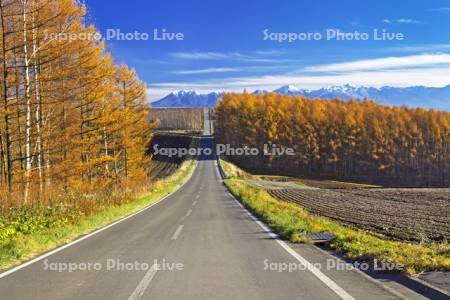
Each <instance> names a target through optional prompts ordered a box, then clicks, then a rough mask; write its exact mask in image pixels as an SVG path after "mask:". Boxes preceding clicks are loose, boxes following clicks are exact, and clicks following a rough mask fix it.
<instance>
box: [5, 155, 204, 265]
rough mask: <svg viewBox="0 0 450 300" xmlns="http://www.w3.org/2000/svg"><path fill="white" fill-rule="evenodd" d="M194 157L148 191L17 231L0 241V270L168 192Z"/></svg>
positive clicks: (188, 169)
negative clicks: (47, 223)
mask: <svg viewBox="0 0 450 300" xmlns="http://www.w3.org/2000/svg"><path fill="white" fill-rule="evenodd" d="M196 164H197V160H196V159H188V160H186V161H184V162H183V163H182V164H181V166H180V167H179V168H178V169H177V170H176V171H175V173H174V174H172V175H170V176H168V177H166V178H163V179H161V180H159V181H157V182H156V183H155V184H154V185H152V188H151V190H150V191H148V192H146V193H144V194H141V195H139V196H138V197H136V198H134V199H129V201H127V202H125V203H122V204H116V205H112V206H106V205H104V206H103V207H101V208H100V209H99V210H98V211H97V212H95V213H93V214H91V215H89V216H83V215H78V216H72V217H71V218H70V220H69V221H67V219H64V220H63V221H60V222H59V223H52V224H51V226H41V227H40V228H37V229H36V230H34V231H32V232H30V233H29V234H24V233H22V232H18V233H16V234H15V235H13V236H12V237H10V238H9V239H7V242H4V243H2V244H0V270H2V269H6V268H10V267H12V266H14V265H17V264H19V263H21V262H23V261H25V260H28V259H30V258H32V257H34V256H36V255H38V254H40V253H43V252H46V251H49V250H51V249H53V248H56V247H58V246H61V245H63V244H66V243H68V242H70V241H73V240H75V239H76V238H78V237H80V236H82V235H84V234H88V233H90V232H92V231H94V230H96V229H99V228H101V227H103V226H106V225H108V224H110V223H112V222H114V221H117V220H119V219H121V218H123V217H126V216H127V215H130V214H132V213H134V212H136V211H139V210H141V209H143V208H145V207H146V206H148V205H150V204H152V203H155V202H158V201H159V200H161V199H162V198H163V197H164V196H166V195H168V194H170V193H172V192H173V191H174V190H175V189H176V188H177V187H178V186H179V185H180V184H182V183H183V182H184V181H185V180H187V179H188V178H189V177H190V176H191V175H192V173H193V171H194V169H195V166H196Z"/></svg>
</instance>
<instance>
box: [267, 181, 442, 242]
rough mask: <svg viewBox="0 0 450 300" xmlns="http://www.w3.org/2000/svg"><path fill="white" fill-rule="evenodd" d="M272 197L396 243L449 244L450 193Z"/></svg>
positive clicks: (287, 193)
mask: <svg viewBox="0 0 450 300" xmlns="http://www.w3.org/2000/svg"><path fill="white" fill-rule="evenodd" d="M269 193H270V194H271V195H272V196H274V197H275V198H278V199H280V200H284V201H290V202H295V203H297V204H299V205H301V206H303V207H304V208H306V209H307V210H308V211H310V212H311V213H313V214H317V215H320V216H324V217H327V218H330V219H332V220H334V221H337V222H339V223H342V224H344V225H347V226H350V227H353V228H358V229H363V230H367V231H370V232H374V233H379V234H382V235H384V236H387V237H389V238H391V239H395V240H410V241H416V242H420V241H444V240H446V241H448V240H449V239H450V189H448V188H447V189H401V188H389V189H388V188H386V189H377V188H376V189H340V190H332V189H283V190H269Z"/></svg>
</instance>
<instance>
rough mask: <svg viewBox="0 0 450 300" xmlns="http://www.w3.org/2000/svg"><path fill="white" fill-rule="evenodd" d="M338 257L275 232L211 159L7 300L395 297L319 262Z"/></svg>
mask: <svg viewBox="0 0 450 300" xmlns="http://www.w3.org/2000/svg"><path fill="white" fill-rule="evenodd" d="M211 143H212V140H211V138H203V139H202V145H203V146H208V145H211ZM330 259H331V260H335V259H334V258H332V257H331V256H329V255H327V254H325V253H323V252H321V251H320V250H318V249H316V248H315V247H313V246H310V245H297V246H293V245H292V247H291V246H290V245H288V244H286V243H284V242H282V241H279V240H278V239H276V238H274V236H273V234H272V235H270V234H268V233H267V232H266V231H265V230H264V229H263V227H261V225H260V224H258V223H257V222H255V220H254V219H252V218H251V216H249V214H248V213H247V212H246V211H245V210H244V209H243V208H242V207H240V206H239V204H238V203H237V202H236V201H235V200H234V198H233V197H232V196H231V195H230V194H229V193H228V192H227V190H226V188H225V187H224V186H223V184H222V182H221V178H220V177H219V174H218V172H217V167H216V162H215V160H214V159H213V157H202V158H201V160H200V161H199V164H198V166H197V168H196V170H195V172H194V174H193V176H192V177H191V178H190V180H189V181H188V182H187V183H186V184H185V185H184V186H183V187H181V188H180V189H179V190H178V191H176V192H175V193H174V194H172V195H171V196H169V197H167V198H166V199H164V200H163V201H161V202H159V203H158V204H156V205H154V206H152V207H151V208H149V209H147V210H145V211H143V212H141V213H139V214H137V215H135V216H133V217H131V218H128V219H126V220H124V221H122V222H120V223H118V224H116V225H114V226H111V227H109V228H107V229H106V230H103V231H101V232H99V233H97V234H94V235H92V236H90V237H89V238H86V239H84V240H82V241H80V242H77V243H75V244H73V245H71V246H70V247H67V248H65V249H63V250H61V251H58V252H56V253H54V254H52V255H50V256H48V257H46V258H44V259H41V260H38V261H35V262H34V263H32V264H30V265H28V266H26V267H24V268H21V269H19V270H17V271H14V272H12V273H10V274H8V275H7V276H4V277H3V278H1V279H0V299H21V300H25V299H33V300H36V299H83V300H86V299H164V300H168V299H176V300H178V299H193V300H199V299H233V300H238V299H246V300H248V299H342V298H344V299H345V298H346V299H352V298H354V299H366V300H368V299H377V300H380V299H396V296H395V295H394V294H392V293H391V292H389V291H388V290H386V289H385V288H383V287H381V286H380V285H379V284H377V283H376V282H374V281H372V280H370V279H368V278H367V277H365V276H363V275H361V274H360V273H359V272H356V271H354V270H338V269H336V268H331V269H330V270H327V269H326V268H325V267H323V268H321V269H320V266H318V265H317V264H319V263H320V264H322V265H325V264H326V262H328V261H329V260H330ZM155 260H156V261H155ZM155 263H156V264H155ZM287 264H290V266H291V272H289V271H288V270H281V268H282V266H286V265H287ZM308 264H313V265H314V266H316V267H315V268H313V269H311V270H308V269H305V268H304V267H302V266H305V265H308ZM294 266H296V269H295V270H293V268H294ZM69 268H72V269H71V270H70V271H69V270H68V269H69ZM0 276H1V275H0Z"/></svg>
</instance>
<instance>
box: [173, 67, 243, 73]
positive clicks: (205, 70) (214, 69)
mask: <svg viewBox="0 0 450 300" xmlns="http://www.w3.org/2000/svg"><path fill="white" fill-rule="evenodd" d="M237 71H240V69H237V68H208V69H198V70H179V71H173V72H172V73H173V74H179V75H189V74H209V73H226V72H237Z"/></svg>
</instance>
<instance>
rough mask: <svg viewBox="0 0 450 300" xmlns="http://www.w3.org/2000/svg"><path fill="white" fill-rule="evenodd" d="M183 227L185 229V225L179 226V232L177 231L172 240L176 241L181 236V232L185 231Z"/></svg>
mask: <svg viewBox="0 0 450 300" xmlns="http://www.w3.org/2000/svg"><path fill="white" fill-rule="evenodd" d="M183 227H184V225H180V226H178V228H177V230H175V232H174V234H173V236H172V238H171V240H176V239H177V238H178V236H179V235H180V233H181V230H183Z"/></svg>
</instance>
